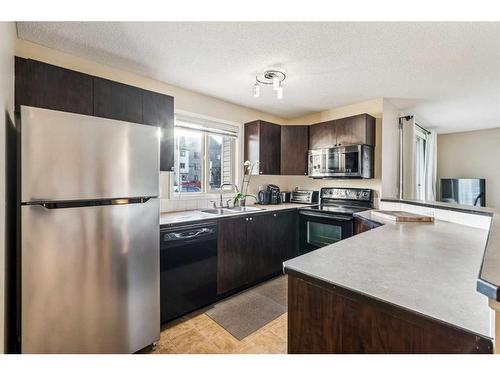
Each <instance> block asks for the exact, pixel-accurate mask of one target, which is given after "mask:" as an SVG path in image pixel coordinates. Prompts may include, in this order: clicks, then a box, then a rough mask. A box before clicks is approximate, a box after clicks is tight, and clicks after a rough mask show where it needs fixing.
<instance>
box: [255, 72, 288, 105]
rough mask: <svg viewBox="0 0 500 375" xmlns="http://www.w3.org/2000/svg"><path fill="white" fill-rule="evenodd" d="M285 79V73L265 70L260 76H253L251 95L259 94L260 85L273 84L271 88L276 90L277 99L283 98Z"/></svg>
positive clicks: (256, 96)
mask: <svg viewBox="0 0 500 375" xmlns="http://www.w3.org/2000/svg"><path fill="white" fill-rule="evenodd" d="M285 79H286V74H285V73H283V72H282V71H279V70H266V71H265V72H264V74H262V76H256V77H255V84H254V85H253V96H254V97H255V98H258V97H259V96H260V85H261V84H262V85H273V90H274V91H276V97H277V98H278V99H282V98H283V81H284V80H285Z"/></svg>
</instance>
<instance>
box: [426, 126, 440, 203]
mask: <svg viewBox="0 0 500 375" xmlns="http://www.w3.org/2000/svg"><path fill="white" fill-rule="evenodd" d="M436 198H437V134H436V131H435V130H430V131H429V133H428V134H427V139H426V142H425V200H428V201H435V200H436Z"/></svg>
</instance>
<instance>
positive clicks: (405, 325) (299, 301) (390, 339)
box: [288, 275, 493, 354]
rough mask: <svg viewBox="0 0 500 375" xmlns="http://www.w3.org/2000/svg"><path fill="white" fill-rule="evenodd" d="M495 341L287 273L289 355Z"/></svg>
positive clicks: (463, 346)
mask: <svg viewBox="0 0 500 375" xmlns="http://www.w3.org/2000/svg"><path fill="white" fill-rule="evenodd" d="M492 351H493V343H492V341H491V340H490V339H488V338H485V337H482V336H477V335H475V334H473V333H471V332H469V331H465V330H461V329H459V328H456V327H453V326H450V325H447V324H446V323H443V322H441V321H437V320H434V319H432V318H428V317H425V316H423V315H419V314H416V313H413V312H411V311H408V310H405V309H402V308H398V307H397V306H394V305H391V304H389V303H385V302H382V301H378V300H375V299H373V298H370V297H368V296H364V295H361V294H358V293H355V292H352V291H349V290H346V289H343V288H341V287H338V286H335V287H332V286H325V285H321V283H319V282H317V281H310V280H305V279H302V278H301V277H300V276H294V275H288V353H302V354H311V353H317V354H321V353H331V354H334V353H343V354H348V353H360V354H361V353H401V354H410V353H417V354H458V353H463V354H466V353H492Z"/></svg>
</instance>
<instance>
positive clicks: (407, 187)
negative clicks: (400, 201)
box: [402, 118, 415, 199]
mask: <svg viewBox="0 0 500 375" xmlns="http://www.w3.org/2000/svg"><path fill="white" fill-rule="evenodd" d="M402 156H403V176H402V179H403V198H404V199H415V120H414V119H413V118H411V119H410V120H406V119H403V155H402Z"/></svg>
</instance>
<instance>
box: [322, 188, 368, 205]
mask: <svg viewBox="0 0 500 375" xmlns="http://www.w3.org/2000/svg"><path fill="white" fill-rule="evenodd" d="M321 198H322V199H323V198H326V199H342V200H353V201H365V202H370V201H371V200H372V190H371V189H356V188H322V189H321Z"/></svg>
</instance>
